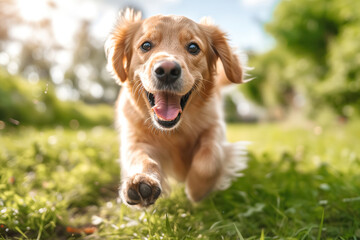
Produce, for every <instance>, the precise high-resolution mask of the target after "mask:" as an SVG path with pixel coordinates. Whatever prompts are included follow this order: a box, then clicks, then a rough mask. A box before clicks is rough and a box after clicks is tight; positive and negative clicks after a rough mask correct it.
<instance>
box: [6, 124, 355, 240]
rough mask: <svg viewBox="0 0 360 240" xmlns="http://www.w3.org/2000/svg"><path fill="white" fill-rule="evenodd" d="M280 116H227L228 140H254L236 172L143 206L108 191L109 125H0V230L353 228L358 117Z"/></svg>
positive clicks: (187, 233) (203, 233) (304, 234)
mask: <svg viewBox="0 0 360 240" xmlns="http://www.w3.org/2000/svg"><path fill="white" fill-rule="evenodd" d="M289 126H290V125H284V124H273V125H270V124H266V125H230V126H228V133H229V134H228V139H229V140H230V141H238V140H243V139H247V140H251V141H252V142H253V144H252V145H251V146H250V156H249V157H250V161H249V167H248V169H246V170H245V172H244V173H245V176H244V177H242V178H239V179H238V180H237V181H235V182H234V183H233V185H232V186H231V187H230V188H229V189H228V190H226V191H223V192H217V193H214V194H212V195H211V196H209V197H208V198H207V199H206V200H204V201H203V202H201V203H198V204H191V203H190V202H189V201H188V200H187V199H186V196H185V193H184V188H183V185H178V186H176V185H172V186H173V190H172V192H171V194H170V195H169V196H168V197H166V198H160V199H159V200H158V202H157V203H156V204H155V206H154V207H153V208H151V209H148V210H146V211H136V210H133V209H130V208H128V207H126V206H124V205H119V204H118V203H117V201H116V198H117V188H118V186H119V181H120V178H119V177H120V176H119V172H120V170H119V167H118V163H117V161H116V159H117V158H118V153H117V151H118V142H117V141H116V139H117V137H116V133H115V131H114V130H111V129H108V128H104V127H95V128H92V129H91V128H89V129H86V130H84V129H81V130H79V131H73V130H70V129H63V128H59V127H58V128H56V129H49V130H46V129H43V130H40V131H37V130H35V129H32V128H24V127H22V128H21V129H20V130H21V131H17V130H11V131H10V130H7V131H5V132H4V131H3V132H2V133H1V136H0V164H1V166H2V168H0V190H1V191H0V205H1V206H0V211H1V214H0V224H4V225H5V226H6V227H5V228H2V229H0V234H1V235H0V238H1V237H3V238H8V239H9V238H10V239H12V238H21V239H26V238H25V237H24V236H26V237H28V238H31V239H33V238H35V239H36V238H38V236H40V237H39V239H64V238H69V239H74V238H77V237H85V235H84V236H81V235H80V234H79V235H72V234H70V233H67V231H66V227H67V226H71V227H82V226H89V225H93V226H96V228H97V231H96V232H95V233H94V234H91V235H89V236H87V237H86V239H145V238H147V239H196V238H197V239H237V238H238V239H242V237H243V238H244V239H259V238H260V237H261V236H263V238H264V239H269V238H274V237H277V238H280V239H285V238H292V239H316V238H318V235H319V234H321V239H325V238H329V239H336V238H340V239H341V238H344V239H349V238H354V239H355V238H358V237H360V236H359V229H360V214H359V211H358V209H360V199H359V192H360V185H359V184H356V183H358V182H360V177H359V174H358V172H359V171H360V150H359V148H358V144H359V141H358V136H359V135H360V125H359V122H358V121H357V122H351V123H349V124H347V125H328V126H315V125H314V126H310V125H305V126H295V127H294V126H293V125H292V127H291V128H290V127H289ZM4 209H5V210H4ZM323 213H324V215H323ZM321 225H322V229H319V227H320V226H321ZM6 229H8V230H7V231H6Z"/></svg>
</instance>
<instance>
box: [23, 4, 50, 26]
mask: <svg viewBox="0 0 360 240" xmlns="http://www.w3.org/2000/svg"><path fill="white" fill-rule="evenodd" d="M17 6H18V9H19V13H20V16H21V17H22V18H23V19H24V20H25V21H29V22H38V21H41V20H43V19H45V18H46V17H48V16H49V10H50V9H49V2H48V1H46V0H32V1H29V0H17Z"/></svg>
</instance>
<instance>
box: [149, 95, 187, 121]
mask: <svg viewBox="0 0 360 240" xmlns="http://www.w3.org/2000/svg"><path fill="white" fill-rule="evenodd" d="M145 92H146V96H147V99H148V101H149V103H150V106H151V109H152V110H153V111H154V118H155V120H156V121H157V122H158V123H159V124H160V125H161V126H162V127H164V128H172V127H174V126H175V125H176V124H177V123H178V122H179V120H180V117H181V113H182V111H183V110H184V108H185V105H186V103H187V101H188V100H189V97H190V95H191V90H190V91H189V92H188V93H187V94H185V95H184V96H179V95H176V94H173V93H168V92H157V93H150V92H147V91H145Z"/></svg>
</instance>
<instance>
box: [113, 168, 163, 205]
mask: <svg viewBox="0 0 360 240" xmlns="http://www.w3.org/2000/svg"><path fill="white" fill-rule="evenodd" d="M160 194H161V186H160V183H159V181H158V180H156V179H154V178H153V177H151V176H149V175H147V174H144V173H138V174H135V175H133V176H131V177H129V178H127V179H125V181H124V183H123V184H122V187H121V190H120V196H121V198H122V200H123V202H124V203H126V204H128V205H131V206H137V207H148V206H150V205H152V204H154V203H155V201H156V199H158V197H159V196H160Z"/></svg>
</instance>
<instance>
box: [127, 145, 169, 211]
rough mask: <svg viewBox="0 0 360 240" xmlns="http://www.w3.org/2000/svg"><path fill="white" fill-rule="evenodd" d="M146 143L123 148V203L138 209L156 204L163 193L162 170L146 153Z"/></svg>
mask: <svg viewBox="0 0 360 240" xmlns="http://www.w3.org/2000/svg"><path fill="white" fill-rule="evenodd" d="M149 148H150V146H149V145H147V144H144V143H129V142H127V143H124V144H123V147H122V148H121V168H122V169H121V172H122V174H121V175H122V186H121V189H120V196H121V198H122V201H123V202H124V203H126V204H128V205H132V206H136V207H140V208H142V207H148V206H149V205H152V204H154V202H155V201H156V199H157V198H158V197H159V196H160V193H161V191H162V188H161V182H162V176H161V168H160V165H159V163H158V162H156V161H155V160H153V159H151V158H150V156H149V155H148V154H147V153H146V149H149Z"/></svg>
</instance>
